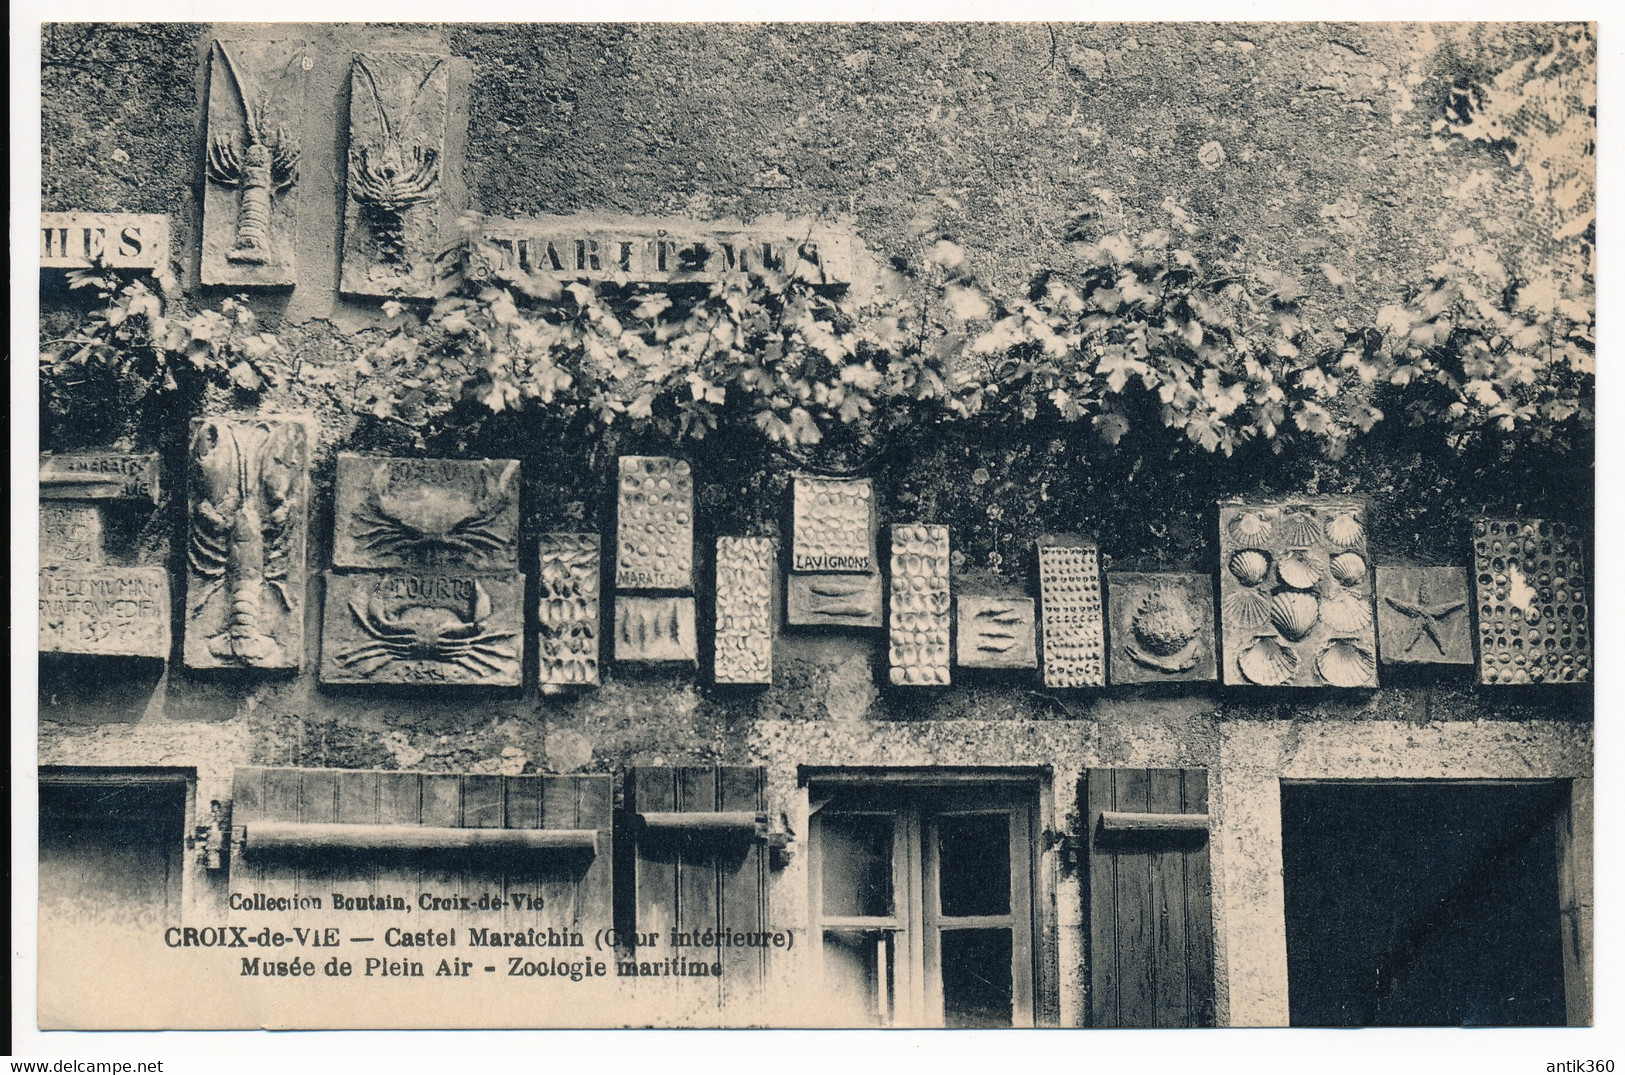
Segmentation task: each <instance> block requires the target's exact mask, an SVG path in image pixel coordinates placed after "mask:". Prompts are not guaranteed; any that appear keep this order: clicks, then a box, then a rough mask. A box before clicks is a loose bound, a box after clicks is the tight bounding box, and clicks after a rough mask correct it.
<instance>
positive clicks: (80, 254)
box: [39, 213, 169, 270]
mask: <svg viewBox="0 0 1625 1075" xmlns="http://www.w3.org/2000/svg"><path fill="white" fill-rule="evenodd" d="M39 263H40V268H42V269H92V268H95V267H96V266H97V265H107V266H108V267H110V268H114V269H154V270H158V269H163V268H164V267H165V266H167V265H168V264H169V218H168V217H167V216H162V215H159V214H154V213H41V214H40V248H39Z"/></svg>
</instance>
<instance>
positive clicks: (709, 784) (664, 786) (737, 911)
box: [622, 766, 771, 1021]
mask: <svg viewBox="0 0 1625 1075" xmlns="http://www.w3.org/2000/svg"><path fill="white" fill-rule="evenodd" d="M626 805H627V811H628V813H629V815H631V816H630V817H629V821H630V822H631V824H632V826H633V833H634V837H635V842H636V852H635V858H636V863H635V868H634V874H633V878H632V881H633V888H634V891H633V893H632V898H631V904H632V911H633V913H634V914H635V922H634V924H633V928H634V929H635V931H636V932H637V933H640V934H644V935H647V934H649V933H651V932H659V934H660V939H659V942H658V944H657V945H656V946H655V948H654V949H653V950H652V951H645V950H640V951H639V952H638V953H637V958H638V959H640V960H660V959H667V958H676V957H679V956H681V957H683V958H686V959H688V960H689V961H690V962H695V961H704V962H708V963H720V964H722V976H721V979H720V980H719V981H716V982H714V983H713V982H708V981H707V979H704V978H697V979H692V978H691V979H687V980H685V981H683V982H681V983H680V984H678V985H677V990H678V995H679V996H680V997H681V998H683V1002H686V1003H695V1002H698V1001H699V999H700V998H701V997H702V995H703V996H704V997H705V998H706V1000H707V1001H710V1000H711V998H713V997H714V1003H715V1004H717V1005H718V1006H721V1007H724V1008H726V1009H728V1010H729V1012H730V1013H731V1014H732V1015H744V1013H745V1010H746V1009H745V1008H744V1007H743V1006H745V1005H749V1004H750V1003H752V1002H753V1001H754V1000H755V999H757V998H759V997H760V996H761V992H762V989H763V988H764V986H765V984H766V982H767V980H768V966H767V964H768V959H769V957H770V952H771V949H770V948H767V947H762V946H759V945H757V946H749V945H728V944H716V945H713V946H709V947H694V946H684V947H673V940H674V937H675V936H676V935H678V934H687V935H689V936H690V937H692V935H693V934H695V933H699V934H702V935H703V934H704V933H705V932H707V931H710V932H711V933H713V934H716V933H720V932H726V933H731V934H737V933H760V932H762V931H764V930H766V929H768V928H769V923H770V922H771V918H770V916H769V913H768V898H767V894H768V853H767V847H766V845H765V844H764V843H763V841H762V840H761V839H760V838H759V831H760V822H761V821H762V820H765V817H766V812H767V774H766V771H765V770H764V769H761V768H759V767H754V766H684V767H671V768H666V767H659V768H650V767H643V768H638V769H633V770H631V771H630V772H629V773H628V774H627V780H626ZM622 932H623V939H624V933H625V931H624V930H623V931H622ZM624 953H625V949H623V957H622V958H628V957H627V956H626V955H625V954H624ZM707 989H709V990H710V992H709V993H707ZM730 1021H733V1020H730Z"/></svg>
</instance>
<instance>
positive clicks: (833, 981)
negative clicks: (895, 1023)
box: [820, 930, 894, 1026]
mask: <svg viewBox="0 0 1625 1075" xmlns="http://www.w3.org/2000/svg"><path fill="white" fill-rule="evenodd" d="M893 953H894V945H893V944H892V937H891V934H890V933H885V932H880V931H875V930H863V931H859V930H826V931H825V932H824V1006H823V1009H822V1011H821V1012H820V1015H821V1016H823V1017H824V1018H822V1019H821V1020H820V1021H821V1022H827V1023H829V1024H831V1025H834V1026H881V1025H884V1024H886V1023H889V1022H890V1021H891V1019H890V1016H891V1013H892V1010H893V1004H892V1001H891V997H892V995H893V994H892V989H893V984H892V983H893V973H892V972H893V963H892V956H893Z"/></svg>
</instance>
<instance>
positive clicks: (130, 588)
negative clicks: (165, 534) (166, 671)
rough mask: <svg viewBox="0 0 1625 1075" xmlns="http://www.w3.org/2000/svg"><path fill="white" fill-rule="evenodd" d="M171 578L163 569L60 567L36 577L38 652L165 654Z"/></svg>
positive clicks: (46, 570) (142, 655) (166, 651)
mask: <svg viewBox="0 0 1625 1075" xmlns="http://www.w3.org/2000/svg"><path fill="white" fill-rule="evenodd" d="M169 616H170V605H169V575H168V573H167V572H166V571H165V570H164V569H163V568H161V567H115V566H105V567H62V568H47V569H45V570H43V571H41V572H40V573H39V632H40V639H39V648H40V652H41V653H84V654H92V655H96V656H106V657H157V658H160V659H165V658H168V656H169Z"/></svg>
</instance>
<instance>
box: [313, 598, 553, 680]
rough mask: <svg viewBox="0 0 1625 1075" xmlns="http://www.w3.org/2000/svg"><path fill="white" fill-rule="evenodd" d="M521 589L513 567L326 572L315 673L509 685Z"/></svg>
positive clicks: (514, 669)
mask: <svg viewBox="0 0 1625 1075" xmlns="http://www.w3.org/2000/svg"><path fill="white" fill-rule="evenodd" d="M523 593H524V581H523V578H522V577H521V576H518V575H514V576H488V577H483V578H482V577H477V576H451V575H422V576H418V575H413V576H397V575H393V574H385V575H382V576H367V575H348V576H346V575H336V574H335V575H329V577H328V622H329V624H330V628H331V629H332V634H331V636H330V639H329V646H330V654H331V655H330V657H329V659H328V660H327V661H326V662H325V663H324V666H323V669H322V672H323V677H322V678H323V679H324V681H326V682H329V683H420V684H433V683H446V684H463V683H482V684H488V685H492V686H517V685H518V683H519V673H520V647H521V644H522V642H521V637H522V636H521V624H520V619H519V617H520V601H521V598H522V595H523ZM335 605H339V606H341V607H340V608H335V607H334V606H335ZM335 614H336V615H335Z"/></svg>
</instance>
